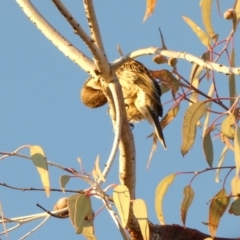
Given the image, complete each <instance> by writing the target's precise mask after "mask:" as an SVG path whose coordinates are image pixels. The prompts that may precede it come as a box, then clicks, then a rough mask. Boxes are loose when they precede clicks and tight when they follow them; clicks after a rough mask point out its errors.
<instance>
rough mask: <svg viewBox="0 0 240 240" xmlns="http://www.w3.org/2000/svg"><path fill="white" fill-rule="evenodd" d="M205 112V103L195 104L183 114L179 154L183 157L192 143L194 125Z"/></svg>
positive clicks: (194, 130) (194, 132)
mask: <svg viewBox="0 0 240 240" xmlns="http://www.w3.org/2000/svg"><path fill="white" fill-rule="evenodd" d="M204 112H205V102H197V103H194V104H193V105H192V106H190V107H189V108H188V109H187V111H186V112H185V115H184V119H183V129H182V146H181V153H182V155H183V156H184V155H185V154H187V152H188V151H189V149H190V148H191V146H192V145H193V143H194V140H195V135H196V124H197V122H198V120H199V119H200V118H201V117H202V116H203V114H204Z"/></svg>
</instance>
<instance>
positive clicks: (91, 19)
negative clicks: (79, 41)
mask: <svg viewBox="0 0 240 240" xmlns="http://www.w3.org/2000/svg"><path fill="white" fill-rule="evenodd" d="M83 4H84V8H85V12H86V17H87V21H88V25H89V29H90V33H91V37H92V40H93V41H94V42H95V44H96V46H97V47H98V49H99V50H100V51H101V52H102V56H101V57H100V58H97V59H94V61H95V64H96V65H97V67H98V70H99V72H100V73H101V75H102V77H103V78H105V79H106V80H107V79H108V75H109V71H110V69H109V64H108V59H107V55H106V53H105V50H104V46H103V42H102V37H101V33H100V30H99V27H98V22H97V18H96V14H95V10H94V5H93V1H92V0H83Z"/></svg>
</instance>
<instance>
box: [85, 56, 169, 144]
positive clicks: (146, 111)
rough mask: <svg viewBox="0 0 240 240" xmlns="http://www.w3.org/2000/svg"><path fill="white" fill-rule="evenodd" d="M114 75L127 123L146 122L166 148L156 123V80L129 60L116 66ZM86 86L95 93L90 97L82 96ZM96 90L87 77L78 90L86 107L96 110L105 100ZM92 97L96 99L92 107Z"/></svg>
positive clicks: (158, 113)
mask: <svg viewBox="0 0 240 240" xmlns="http://www.w3.org/2000/svg"><path fill="white" fill-rule="evenodd" d="M116 75H117V77H118V79H119V82H120V85H121V86H122V92H123V97H124V103H125V105H126V112H127V118H128V121H129V122H130V123H136V122H139V121H141V120H145V119H146V120H147V121H148V122H149V123H150V125H152V126H153V127H154V129H155V132H156V135H157V138H158V140H159V141H160V142H161V144H162V145H163V147H164V148H165V149H166V143H165V140H164V136H163V132H162V128H161V125H160V123H159V120H158V118H159V117H162V114H163V108H162V104H161V100H160V97H161V89H160V86H159V84H158V83H157V81H156V80H155V79H154V78H153V76H152V75H151V73H150V72H149V71H148V69H147V68H146V67H145V66H144V65H143V64H141V63H140V62H137V61H135V60H130V61H128V62H127V63H124V64H123V65H122V66H120V67H119V68H118V69H117V71H116ZM86 87H90V88H91V90H92V89H94V90H95V91H97V92H96V94H95V95H93V96H92V97H87V98H86V97H83V95H84V94H86ZM97 88H98V87H97ZM97 88H96V87H95V86H91V78H90V79H88V81H87V82H86V83H85V85H84V88H83V89H82V91H81V98H82V101H83V103H84V104H85V105H87V106H88V107H100V106H102V105H103V104H105V103H106V101H107V99H106V97H105V95H104V93H103V92H102V91H101V90H100V88H99V89H98V90H97ZM84 89H85V90H84ZM83 93H84V94H83ZM89 94H90V91H89ZM92 98H94V99H95V100H97V101H96V102H95V103H94V104H93V101H92ZM86 99H87V100H88V101H86ZM99 100H101V102H100V101H99Z"/></svg>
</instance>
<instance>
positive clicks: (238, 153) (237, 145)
mask: <svg viewBox="0 0 240 240" xmlns="http://www.w3.org/2000/svg"><path fill="white" fill-rule="evenodd" d="M234 156H235V165H236V176H238V175H239V172H240V128H239V126H236V127H235V135H234Z"/></svg>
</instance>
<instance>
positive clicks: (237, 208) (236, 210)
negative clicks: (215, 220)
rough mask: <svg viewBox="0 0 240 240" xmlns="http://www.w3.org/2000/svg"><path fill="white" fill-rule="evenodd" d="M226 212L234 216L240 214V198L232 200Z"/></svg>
mask: <svg viewBox="0 0 240 240" xmlns="http://www.w3.org/2000/svg"><path fill="white" fill-rule="evenodd" d="M228 212H229V213H230V214H234V215H235V216H240V198H238V199H236V200H235V201H233V202H232V204H231V206H230V208H229V210H228Z"/></svg>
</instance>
